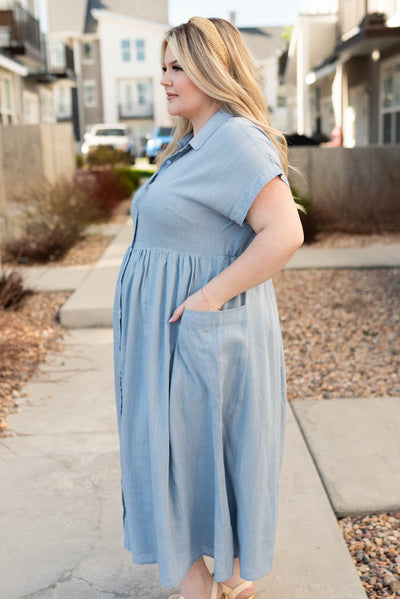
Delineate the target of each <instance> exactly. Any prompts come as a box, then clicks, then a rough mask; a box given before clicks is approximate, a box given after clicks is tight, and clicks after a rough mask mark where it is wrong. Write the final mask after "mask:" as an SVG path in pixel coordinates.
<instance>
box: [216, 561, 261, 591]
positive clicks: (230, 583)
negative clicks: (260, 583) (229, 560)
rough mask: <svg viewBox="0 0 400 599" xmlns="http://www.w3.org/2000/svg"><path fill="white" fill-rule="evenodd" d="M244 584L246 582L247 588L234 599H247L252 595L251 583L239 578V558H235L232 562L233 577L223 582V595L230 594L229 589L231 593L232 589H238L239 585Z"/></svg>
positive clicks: (252, 587)
mask: <svg viewBox="0 0 400 599" xmlns="http://www.w3.org/2000/svg"><path fill="white" fill-rule="evenodd" d="M245 582H247V586H246V587H245V588H243V590H242V591H240V593H239V594H238V596H237V597H236V599H248V597H251V596H252V595H253V593H254V584H253V583H252V582H251V581H249V580H248V581H246V580H244V579H243V578H241V577H240V564H239V558H237V557H235V559H234V561H233V576H231V577H230V578H228V580H224V582H223V585H224V587H223V589H224V591H225V593H226V594H228V593H229V592H230V591H229V589H231V591H232V590H233V589H235V588H236V587H238V586H239V585H240V584H242V583H245ZM225 587H228V588H225Z"/></svg>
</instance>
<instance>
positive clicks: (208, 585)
mask: <svg viewBox="0 0 400 599" xmlns="http://www.w3.org/2000/svg"><path fill="white" fill-rule="evenodd" d="M212 585H213V577H212V575H211V574H210V571H209V569H208V568H207V566H206V564H205V561H204V559H203V557H201V558H200V559H199V560H197V562H195V563H194V564H193V566H192V567H191V568H190V570H189V572H188V573H187V574H186V576H185V578H184V579H183V580H182V582H181V587H180V594H181V595H183V596H184V597H185V599H211V592H212ZM215 599H222V584H221V583H218V587H217V593H216V598H215Z"/></svg>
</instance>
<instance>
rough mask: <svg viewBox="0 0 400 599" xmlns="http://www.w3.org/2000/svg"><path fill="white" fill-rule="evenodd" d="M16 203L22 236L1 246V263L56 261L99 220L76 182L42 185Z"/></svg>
mask: <svg viewBox="0 0 400 599" xmlns="http://www.w3.org/2000/svg"><path fill="white" fill-rule="evenodd" d="M27 197H28V198H29V203H28V204H26V198H27ZM16 200H19V201H20V202H21V203H23V202H24V207H23V210H22V213H21V216H20V219H21V221H22V227H23V230H24V233H23V235H22V236H21V237H19V238H17V239H13V240H10V241H8V242H7V243H5V244H4V246H3V248H2V253H3V261H4V262H19V263H32V262H41V263H44V262H48V261H51V260H57V259H58V258H61V257H62V256H64V254H65V253H66V252H67V251H68V250H69V249H70V248H71V247H72V246H73V245H74V244H75V243H76V242H77V241H78V240H79V239H80V237H81V236H82V234H83V232H84V230H85V228H86V227H87V226H88V224H89V223H91V222H93V221H94V220H97V219H98V218H99V217H100V211H99V209H98V208H97V207H96V205H95V203H94V202H93V199H92V196H91V195H90V194H88V193H87V190H85V189H82V187H81V186H80V185H79V183H78V182H77V181H76V180H74V181H72V182H71V181H59V182H57V183H55V184H49V183H43V184H41V185H39V186H36V187H34V188H32V189H30V190H27V192H26V193H25V194H24V197H23V198H16Z"/></svg>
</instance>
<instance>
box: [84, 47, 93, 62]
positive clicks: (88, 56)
mask: <svg viewBox="0 0 400 599" xmlns="http://www.w3.org/2000/svg"><path fill="white" fill-rule="evenodd" d="M93 61H94V54H93V44H92V43H91V42H84V43H83V62H93Z"/></svg>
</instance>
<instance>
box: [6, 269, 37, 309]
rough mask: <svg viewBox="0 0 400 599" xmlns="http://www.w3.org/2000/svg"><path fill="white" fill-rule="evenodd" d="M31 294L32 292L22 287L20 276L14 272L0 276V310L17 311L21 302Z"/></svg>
mask: <svg viewBox="0 0 400 599" xmlns="http://www.w3.org/2000/svg"><path fill="white" fill-rule="evenodd" d="M32 294H33V291H32V290H31V289H26V288H25V287H24V284H23V281H22V278H21V276H20V275H19V274H17V273H16V272H14V271H11V272H7V273H6V272H2V273H1V274H0V308H3V309H4V310H8V309H11V310H17V309H18V308H19V307H20V306H21V305H22V302H23V300H24V299H25V298H26V297H27V296H28V295H32Z"/></svg>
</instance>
